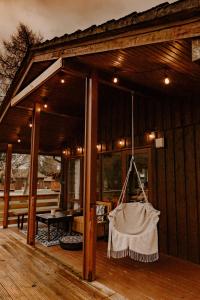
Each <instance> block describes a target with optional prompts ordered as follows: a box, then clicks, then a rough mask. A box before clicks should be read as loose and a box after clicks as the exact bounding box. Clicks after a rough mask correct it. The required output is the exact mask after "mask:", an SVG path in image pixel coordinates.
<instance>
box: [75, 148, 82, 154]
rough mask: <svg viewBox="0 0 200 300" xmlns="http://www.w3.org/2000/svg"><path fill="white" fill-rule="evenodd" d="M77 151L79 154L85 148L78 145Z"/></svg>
mask: <svg viewBox="0 0 200 300" xmlns="http://www.w3.org/2000/svg"><path fill="white" fill-rule="evenodd" d="M76 152H77V153H78V154H82V152H83V148H82V147H80V146H79V147H77V148H76Z"/></svg>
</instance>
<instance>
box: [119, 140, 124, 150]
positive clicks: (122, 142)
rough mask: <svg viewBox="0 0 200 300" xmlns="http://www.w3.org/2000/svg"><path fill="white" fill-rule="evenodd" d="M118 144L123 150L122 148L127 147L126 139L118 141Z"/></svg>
mask: <svg viewBox="0 0 200 300" xmlns="http://www.w3.org/2000/svg"><path fill="white" fill-rule="evenodd" d="M118 144H119V146H120V147H121V148H122V147H124V146H125V139H120V140H119V141H118Z"/></svg>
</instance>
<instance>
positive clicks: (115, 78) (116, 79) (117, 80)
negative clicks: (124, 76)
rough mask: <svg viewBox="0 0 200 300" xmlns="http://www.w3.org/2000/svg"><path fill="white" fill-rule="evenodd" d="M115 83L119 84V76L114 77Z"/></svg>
mask: <svg viewBox="0 0 200 300" xmlns="http://www.w3.org/2000/svg"><path fill="white" fill-rule="evenodd" d="M112 81H113V83H115V84H117V83H118V82H119V78H118V77H117V76H114V77H113V80H112Z"/></svg>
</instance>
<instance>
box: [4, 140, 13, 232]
mask: <svg viewBox="0 0 200 300" xmlns="http://www.w3.org/2000/svg"><path fill="white" fill-rule="evenodd" d="M11 164H12V145H11V144H8V147H7V152H6V166H5V181H4V214H3V228H7V227H8V209H9V197H10V181H11Z"/></svg>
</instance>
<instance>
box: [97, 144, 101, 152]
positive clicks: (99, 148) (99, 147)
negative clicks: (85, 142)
mask: <svg viewBox="0 0 200 300" xmlns="http://www.w3.org/2000/svg"><path fill="white" fill-rule="evenodd" d="M97 151H98V152H100V151H101V144H98V145H97Z"/></svg>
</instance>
